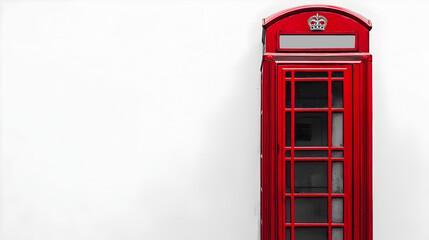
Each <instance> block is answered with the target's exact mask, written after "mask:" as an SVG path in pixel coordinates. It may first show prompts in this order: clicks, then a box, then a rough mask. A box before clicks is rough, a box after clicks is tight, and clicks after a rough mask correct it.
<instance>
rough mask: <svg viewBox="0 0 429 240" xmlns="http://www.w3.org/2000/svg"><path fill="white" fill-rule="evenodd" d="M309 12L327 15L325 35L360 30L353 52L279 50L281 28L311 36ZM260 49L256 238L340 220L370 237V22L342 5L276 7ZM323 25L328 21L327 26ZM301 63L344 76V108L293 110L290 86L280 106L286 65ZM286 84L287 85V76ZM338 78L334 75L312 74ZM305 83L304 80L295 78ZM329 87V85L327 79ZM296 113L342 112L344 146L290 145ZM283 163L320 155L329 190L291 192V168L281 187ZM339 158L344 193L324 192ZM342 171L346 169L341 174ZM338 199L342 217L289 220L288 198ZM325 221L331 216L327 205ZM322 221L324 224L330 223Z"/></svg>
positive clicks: (354, 235) (358, 239)
mask: <svg viewBox="0 0 429 240" xmlns="http://www.w3.org/2000/svg"><path fill="white" fill-rule="evenodd" d="M316 13H319V14H320V15H323V16H325V17H327V18H328V25H327V28H326V31H325V33H318V34H333V32H336V33H337V34H338V32H339V31H340V32H343V33H348V34H350V33H351V32H353V33H356V34H357V35H359V38H358V37H357V38H356V47H357V49H356V51H358V52H356V51H355V52H350V51H349V52H334V51H333V50H332V49H325V50H324V51H323V52H314V49H313V50H311V49H310V50H308V51H304V50H301V51H300V52H284V49H278V36H279V34H284V32H287V33H291V32H294V33H296V32H299V33H300V34H303V32H304V33H305V34H314V33H313V32H310V31H309V29H308V25H307V22H306V20H307V19H308V17H309V16H312V15H314V14H316ZM263 26H264V35H263V41H264V44H265V48H264V49H265V52H264V55H263V61H262V83H261V85H262V95H261V239H262V240H277V239H278V240H284V239H285V227H292V228H291V230H292V231H291V237H292V238H291V239H294V231H293V227H295V226H326V227H328V228H329V240H331V231H330V230H331V227H342V226H344V231H345V232H344V234H345V237H344V239H346V240H352V239H354V240H372V77H371V76H372V65H371V63H372V56H371V54H369V30H370V29H371V27H372V26H371V22H370V21H369V20H367V19H365V18H364V17H362V16H360V15H357V14H355V13H353V12H351V11H349V10H346V9H342V8H338V7H332V6H321V5H316V6H303V7H297V8H292V9H289V10H285V11H283V12H280V13H277V14H275V15H273V16H271V17H269V18H267V19H265V20H264V22H263ZM328 26H329V27H330V28H329V29H328ZM297 68H306V70H308V71H314V70H317V69H319V70H320V69H323V70H326V71H331V70H333V69H339V68H341V69H343V71H344V73H345V75H344V80H343V81H344V84H343V87H344V108H343V109H332V108H328V109H295V108H293V106H294V103H293V101H294V92H293V91H291V94H292V97H291V101H292V103H291V104H292V105H291V109H290V110H287V109H285V106H284V96H285V92H284V84H285V76H284V72H285V69H287V70H288V71H294V70H296V69H297ZM288 80H290V81H291V85H292V86H291V88H292V89H293V88H294V81H293V78H292V79H288ZM317 80H323V81H328V82H329V84H330V83H331V81H337V79H331V78H328V79H311V81H317ZM300 81H305V79H300ZM329 86H330V85H329ZM328 89H329V93H328V96H329V99H328V103H329V106H331V97H330V96H331V92H330V91H331V88H330V87H329V88H328ZM285 111H290V112H291V146H290V147H285V144H284V143H285V142H284V141H285V140H284V137H285V136H284V128H285V124H284V123H285V122H284V121H285V119H284V118H285V117H284V115H285V114H284V113H285ZM300 111H305V112H309V111H328V112H329V113H331V112H332V111H343V112H344V146H343V147H332V146H331V145H330V144H331V135H330V134H329V139H328V143H329V146H328V147H295V146H293V139H294V130H293V126H294V115H293V114H294V112H300ZM328 117H329V119H328V122H329V124H328V127H329V129H328V132H329V133H331V124H330V122H331V114H328ZM297 149H302V150H310V149H313V150H341V149H344V158H342V159H339V158H332V157H331V152H330V151H329V155H328V158H324V159H321V158H294V154H293V152H294V151H293V150H297ZM285 150H291V157H288V158H285ZM285 161H290V163H291V167H290V168H291V169H293V168H294V166H293V164H294V162H295V161H327V162H328V166H329V167H328V176H329V177H328V181H329V182H328V186H329V191H328V193H312V194H303V193H294V189H293V185H294V184H293V179H294V176H293V174H294V173H293V171H291V173H290V174H291V191H290V193H287V194H286V193H285V186H284V184H285V181H284V176H285V173H284V171H285V168H284V164H285ZM332 161H343V162H344V172H345V173H344V178H345V179H344V181H345V182H344V188H345V189H344V194H334V193H330V192H331V177H330V175H331V162H332ZM346 171H347V172H348V174H346ZM299 196H306V197H328V198H329V199H328V200H329V201H328V202H329V203H330V199H331V198H332V197H344V198H345V199H344V212H345V216H344V223H343V224H342V223H341V224H338V223H294V219H293V218H294V212H293V211H294V210H293V207H292V206H293V204H294V202H293V201H294V197H299ZM285 197H291V211H292V214H291V223H286V221H285V220H286V219H285V215H284V212H285V211H284V210H285ZM328 214H329V216H328V219H329V221H330V220H331V218H332V216H331V208H330V204H329V209H328ZM329 221H328V222H329Z"/></svg>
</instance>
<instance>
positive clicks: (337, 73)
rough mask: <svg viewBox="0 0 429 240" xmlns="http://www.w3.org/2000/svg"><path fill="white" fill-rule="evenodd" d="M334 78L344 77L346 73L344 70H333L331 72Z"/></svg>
mask: <svg viewBox="0 0 429 240" xmlns="http://www.w3.org/2000/svg"><path fill="white" fill-rule="evenodd" d="M331 74H332V75H331V76H332V78H343V77H344V73H343V72H332V73H331Z"/></svg>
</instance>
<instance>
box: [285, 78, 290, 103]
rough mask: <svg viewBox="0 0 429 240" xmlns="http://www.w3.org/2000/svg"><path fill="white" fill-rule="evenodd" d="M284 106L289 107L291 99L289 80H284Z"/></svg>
mask: <svg viewBox="0 0 429 240" xmlns="http://www.w3.org/2000/svg"><path fill="white" fill-rule="evenodd" d="M285 94H286V102H285V104H286V108H290V100H291V90H290V81H287V82H286V93H285Z"/></svg>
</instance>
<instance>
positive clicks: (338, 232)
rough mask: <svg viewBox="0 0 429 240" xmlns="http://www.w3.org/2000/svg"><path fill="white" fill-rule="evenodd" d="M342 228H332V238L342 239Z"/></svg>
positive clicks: (333, 239)
mask: <svg viewBox="0 0 429 240" xmlns="http://www.w3.org/2000/svg"><path fill="white" fill-rule="evenodd" d="M343 239H344V229H343V228H332V240H343Z"/></svg>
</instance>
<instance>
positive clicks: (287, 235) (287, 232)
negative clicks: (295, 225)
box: [286, 228, 290, 240]
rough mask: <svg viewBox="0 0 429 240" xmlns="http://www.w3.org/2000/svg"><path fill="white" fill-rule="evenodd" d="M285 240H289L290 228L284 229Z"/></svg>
mask: <svg viewBox="0 0 429 240" xmlns="http://www.w3.org/2000/svg"><path fill="white" fill-rule="evenodd" d="M286 240H290V228H286Z"/></svg>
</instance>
